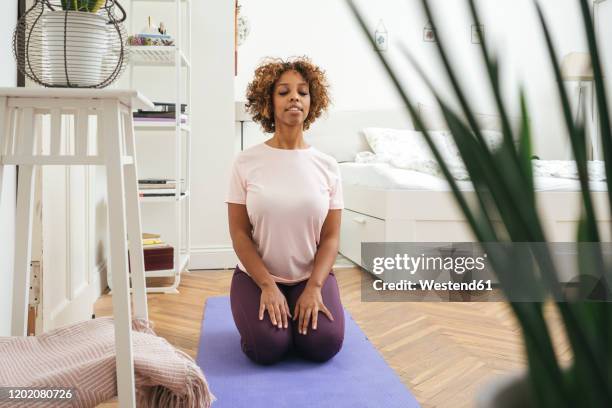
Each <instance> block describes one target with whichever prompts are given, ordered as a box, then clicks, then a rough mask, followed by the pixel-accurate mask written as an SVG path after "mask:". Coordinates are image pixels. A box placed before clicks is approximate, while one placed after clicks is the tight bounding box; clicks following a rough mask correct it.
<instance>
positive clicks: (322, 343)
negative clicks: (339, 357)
mask: <svg viewBox="0 0 612 408" xmlns="http://www.w3.org/2000/svg"><path fill="white" fill-rule="evenodd" d="M343 342H344V330H337V329H336V330H320V329H319V330H309V331H308V334H306V335H303V334H298V335H297V338H296V340H295V345H296V348H297V350H298V352H299V353H300V354H301V355H302V356H303V357H304V358H306V359H308V360H312V361H317V362H324V361H327V360H329V359H331V358H332V357H333V356H335V355H336V354H338V352H339V351H340V349H341V348H342V344H343Z"/></svg>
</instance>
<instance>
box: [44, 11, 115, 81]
mask: <svg viewBox="0 0 612 408" xmlns="http://www.w3.org/2000/svg"><path fill="white" fill-rule="evenodd" d="M105 2H106V0H61V3H60V5H61V10H59V9H54V10H48V11H45V13H43V14H42V16H41V21H42V51H43V59H42V64H43V82H46V83H49V84H50V85H52V86H70V87H93V86H96V85H97V84H99V83H100V82H101V75H102V68H103V63H104V56H105V54H106V53H107V48H108V41H109V32H108V24H107V23H108V19H107V18H105V16H104V15H103V13H98V12H99V11H100V9H101V8H102V6H104V5H105Z"/></svg>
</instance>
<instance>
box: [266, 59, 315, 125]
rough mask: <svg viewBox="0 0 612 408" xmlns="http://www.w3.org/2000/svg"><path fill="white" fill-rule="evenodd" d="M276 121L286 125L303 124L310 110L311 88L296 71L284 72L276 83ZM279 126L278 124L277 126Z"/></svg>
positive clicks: (274, 100) (274, 96) (274, 101)
mask: <svg viewBox="0 0 612 408" xmlns="http://www.w3.org/2000/svg"><path fill="white" fill-rule="evenodd" d="M272 103H273V105H274V121H275V122H276V123H277V125H278V124H279V123H282V124H284V125H286V126H290V127H293V126H297V125H300V127H301V126H303V124H304V120H305V119H306V117H307V116H308V112H309V111H310V88H309V86H308V83H307V82H306V81H305V80H304V78H303V77H302V75H301V74H300V73H299V72H296V71H286V72H284V73H283V74H282V75H281V76H280V78H279V79H278V81H276V84H275V85H274V95H273V98H272ZM276 127H277V128H278V126H276Z"/></svg>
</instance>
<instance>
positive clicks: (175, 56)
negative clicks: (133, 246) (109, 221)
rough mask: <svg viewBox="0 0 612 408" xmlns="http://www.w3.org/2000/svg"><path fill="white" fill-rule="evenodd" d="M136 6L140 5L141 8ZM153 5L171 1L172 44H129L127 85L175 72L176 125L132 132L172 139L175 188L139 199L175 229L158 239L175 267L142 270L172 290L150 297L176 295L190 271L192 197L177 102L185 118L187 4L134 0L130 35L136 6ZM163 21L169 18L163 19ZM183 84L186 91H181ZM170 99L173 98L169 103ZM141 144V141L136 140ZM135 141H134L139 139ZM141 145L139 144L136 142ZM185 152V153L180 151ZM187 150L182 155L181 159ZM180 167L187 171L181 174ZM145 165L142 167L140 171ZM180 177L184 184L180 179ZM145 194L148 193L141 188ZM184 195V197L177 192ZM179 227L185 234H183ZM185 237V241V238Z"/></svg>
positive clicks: (139, 125)
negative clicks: (169, 213) (152, 72)
mask: <svg viewBox="0 0 612 408" xmlns="http://www.w3.org/2000/svg"><path fill="white" fill-rule="evenodd" d="M139 3H144V4H142V5H139ZM151 3H170V4H174V8H175V19H176V20H175V21H176V25H175V28H174V31H175V33H174V45H172V46H130V47H128V49H129V52H130V66H129V78H130V85H133V82H134V71H135V70H137V69H139V68H138V67H147V66H149V67H168V69H169V70H173V71H174V83H173V84H171V85H170V86H169V88H170V89H171V90H173V93H174V95H172V93H169V97H172V96H173V100H174V102H175V112H177V113H179V114H177V115H175V119H174V121H168V120H160V121H151V120H147V121H143V120H136V119H135V120H134V129H135V130H136V132H137V135H138V133H139V132H141V131H147V132H149V131H160V132H164V133H170V132H173V133H171V134H172V135H173V136H174V174H172V175H169V176H168V178H173V179H175V180H177V183H176V185H177V188H176V190H175V195H174V196H168V197H140V200H139V202H140V205H141V206H145V205H147V206H156V205H164V206H165V205H169V206H172V208H173V210H174V217H175V220H174V221H175V222H174V225H175V228H174V229H175V231H174V237H172V238H173V239H168V237H165V236H163V237H162V239H163V240H164V241H165V242H168V243H169V244H171V245H172V246H173V247H174V268H173V269H169V270H158V271H146V272H145V276H146V277H147V278H156V277H174V282H173V283H172V285H170V286H164V287H149V286H147V292H148V293H178V289H177V288H178V286H179V283H180V277H181V273H182V272H183V271H185V270H187V268H188V267H189V260H190V246H191V242H190V236H191V233H190V232H191V231H190V216H191V214H190V213H191V196H190V191H189V190H190V181H191V171H190V168H191V126H190V125H189V119H187V122H186V123H182V117H181V115H180V112H181V104H184V103H185V104H187V108H186V110H185V114H186V116H187V118H189V111H190V109H191V61H190V57H191V55H192V54H191V0H132V1H131V2H130V13H129V14H128V16H129V24H128V30H129V34H130V35H133V34H137V32H136V29H137V27H135V26H134V24H133V20H132V19H133V18H134V9H135V8H136V7H146V6H147V5H150V4H151ZM164 18H167V16H164ZM183 84H185V88H183ZM183 89H185V92H183ZM171 100H172V99H171ZM139 139H140V140H139V141H140V142H142V138H139ZM137 141H138V139H137ZM140 144H141V143H140ZM136 148H137V151H138V149H140V148H144V146H139V143H138V142H137V147H136ZM183 148H184V150H183ZM183 152H185V155H183ZM183 163H184V164H185V171H183ZM142 167H143V166H141V168H142ZM181 179H184V183H181V182H180V180H181ZM142 191H146V190H141V192H142ZM181 192H183V193H184V194H181ZM183 227H184V228H185V230H183ZM183 237H184V238H183Z"/></svg>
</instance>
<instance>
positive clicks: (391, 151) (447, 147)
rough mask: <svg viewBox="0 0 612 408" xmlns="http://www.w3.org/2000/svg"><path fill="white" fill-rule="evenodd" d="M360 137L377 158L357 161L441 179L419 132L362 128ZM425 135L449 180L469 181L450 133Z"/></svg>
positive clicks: (431, 154)
mask: <svg viewBox="0 0 612 408" xmlns="http://www.w3.org/2000/svg"><path fill="white" fill-rule="evenodd" d="M363 133H364V134H365V137H366V140H367V141H368V143H369V145H370V147H371V148H372V150H373V151H374V153H375V154H376V156H377V157H376V159H375V158H373V157H368V158H367V159H366V158H365V157H360V159H366V160H368V161H370V162H371V161H374V160H376V161H385V162H389V163H391V165H393V166H394V167H398V168H402V169H408V170H416V171H420V172H423V173H427V174H431V175H434V176H438V177H442V170H441V168H440V165H439V164H438V162H437V161H436V160H435V158H434V156H433V153H432V152H431V150H430V148H429V145H428V144H427V142H426V141H425V137H424V136H423V133H422V132H418V131H416V130H408V129H388V128H365V129H364V130H363ZM429 135H430V136H431V138H432V140H433V143H434V144H435V146H436V147H437V148H438V151H439V152H440V155H441V156H442V159H443V160H444V162H445V163H446V164H447V166H448V168H449V170H450V172H451V173H452V175H453V177H454V178H456V179H458V180H467V179H469V176H468V174H467V170H466V169H465V165H464V164H463V162H462V161H461V158H460V156H459V151H458V150H457V148H456V146H455V145H454V143H453V140H452V135H451V134H450V132H448V131H430V132H429Z"/></svg>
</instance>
